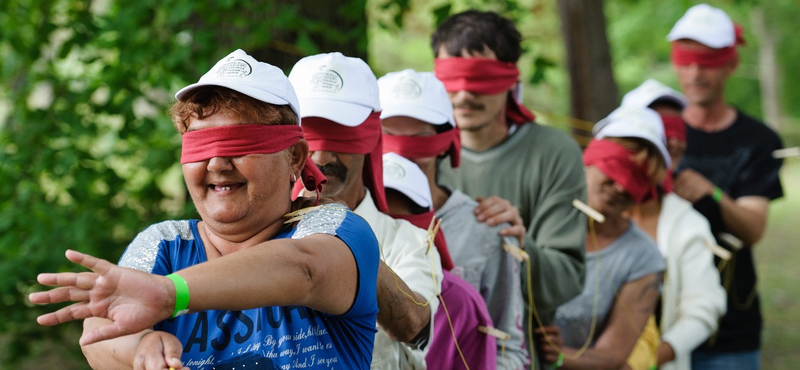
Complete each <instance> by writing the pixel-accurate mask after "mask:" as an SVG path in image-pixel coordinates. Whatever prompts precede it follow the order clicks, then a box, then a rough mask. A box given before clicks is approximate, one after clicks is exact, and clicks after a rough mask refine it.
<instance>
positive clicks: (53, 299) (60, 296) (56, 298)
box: [28, 287, 89, 304]
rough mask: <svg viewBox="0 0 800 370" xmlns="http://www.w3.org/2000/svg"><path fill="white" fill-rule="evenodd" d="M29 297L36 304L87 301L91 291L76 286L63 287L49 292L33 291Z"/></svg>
mask: <svg viewBox="0 0 800 370" xmlns="http://www.w3.org/2000/svg"><path fill="white" fill-rule="evenodd" d="M28 299H30V301H31V303H35V304H50V303H61V302H85V301H88V300H89V291H88V290H86V289H79V288H74V287H62V288H56V289H53V290H50V291H47V292H36V293H31V294H30V295H28Z"/></svg>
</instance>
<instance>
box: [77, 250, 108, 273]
mask: <svg viewBox="0 0 800 370" xmlns="http://www.w3.org/2000/svg"><path fill="white" fill-rule="evenodd" d="M66 256H67V259H68V260H70V261H72V262H75V263H77V264H79V265H81V266H83V267H86V268H88V269H90V270H92V271H94V272H96V273H98V274H100V275H103V274H105V273H106V272H108V270H110V269H111V268H112V267H113V266H115V265H114V264H112V263H111V262H108V261H106V260H104V259H100V258H97V257H93V256H90V255H88V254H85V253H81V252H78V251H74V250H71V249H68V250H67V252H66Z"/></svg>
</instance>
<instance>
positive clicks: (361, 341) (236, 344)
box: [30, 50, 380, 370]
mask: <svg viewBox="0 0 800 370" xmlns="http://www.w3.org/2000/svg"><path fill="white" fill-rule="evenodd" d="M175 97H176V99H178V101H177V102H176V103H175V105H173V107H172V111H171V113H172V118H173V122H174V124H175V127H176V128H177V130H178V131H179V132H180V134H181V138H182V142H183V144H182V151H181V164H182V168H183V175H184V178H185V180H186V186H187V188H188V191H189V193H190V194H191V196H192V201H193V202H194V205H195V207H196V208H197V212H198V213H199V214H200V217H201V220H172V221H164V222H161V223H157V224H154V225H152V226H150V227H149V228H147V229H146V230H145V231H143V232H141V233H140V234H139V235H138V236H137V237H136V239H134V240H133V241H132V242H131V244H130V245H129V246H128V248H127V249H126V251H125V253H124V254H123V255H122V258H121V259H120V262H119V266H115V265H113V264H111V263H109V262H107V261H103V260H99V259H96V258H94V257H91V256H88V255H85V254H81V253H78V252H75V251H68V252H67V257H68V258H69V259H70V260H71V261H73V262H76V263H80V264H81V265H83V266H84V267H87V268H90V269H92V270H93V273H79V274H76V273H62V274H42V275H40V276H39V281H40V282H41V283H43V284H45V285H55V286H62V287H61V288H57V289H54V290H51V291H49V292H43V293H34V294H32V295H31V297H30V299H31V301H32V302H34V303H58V302H62V301H67V300H77V301H80V303H76V304H74V305H72V306H69V307H66V308H63V309H61V310H59V311H57V312H55V313H51V314H47V315H43V316H42V317H40V318H39V322H40V323H41V324H43V325H55V324H58V323H62V322H65V321H69V320H76V319H84V318H85V319H86V320H85V321H84V333H83V336H82V337H81V345H82V349H83V353H84V354H85V356H86V358H87V360H88V361H89V363H90V365H91V366H92V367H93V368H96V369H131V368H136V369H166V368H175V369H181V370H184V369H185V370H188V369H189V368H191V369H198V368H207V369H211V368H214V369H251V368H252V369H278V368H289V367H292V366H294V367H298V364H301V365H302V366H299V367H302V368H308V369H321V368H329V367H330V366H329V365H330V364H331V363H335V364H337V366H340V367H341V368H345V369H368V368H369V364H370V358H371V355H372V343H373V340H374V336H375V320H376V315H377V311H378V306H377V302H376V297H375V289H376V277H377V274H378V265H379V256H380V250H379V246H378V242H377V240H376V239H375V236H374V234H373V233H372V231H371V230H370V227H369V225H368V224H367V223H366V222H365V221H364V220H363V219H362V218H361V217H358V216H357V215H355V214H353V213H352V212H350V211H349V210H347V209H346V208H345V207H344V206H342V205H338V204H337V205H333V204H331V205H324V206H322V207H321V208H318V209H313V210H311V211H310V212H308V213H307V214H305V215H304V216H302V217H301V218H300V221H299V222H298V223H297V225H296V227H295V226H294V221H295V220H294V219H295V218H297V217H294V215H292V214H289V212H290V211H291V209H292V200H291V189H292V186H293V185H294V183H297V182H298V180H299V179H301V178H302V179H303V181H302V183H303V184H304V185H305V186H306V187H308V188H311V189H319V187H318V185H319V184H320V182H321V181H322V180H323V178H322V176H321V175H320V174H319V173H318V172H316V170H315V167H314V165H313V163H308V156H307V154H308V146H307V144H306V141H305V140H303V132H302V130H301V129H300V126H299V123H300V119H299V118H300V117H299V107H298V103H297V98H296V96H295V93H294V90H293V89H292V86H291V84H290V83H289V80H288V79H287V78H286V76H285V75H284V74H283V71H281V70H280V69H279V68H277V67H274V66H271V65H269V64H266V63H262V62H259V61H257V60H255V59H254V58H253V57H251V56H250V55H247V54H246V53H245V52H244V51H242V50H236V51H234V52H233V53H231V54H229V55H228V56H226V57H225V58H223V59H221V60H220V61H219V62H217V64H216V65H214V67H213V68H212V69H211V70H210V71H209V72H208V73H206V74H205V75H203V76H202V77H201V78H200V81H198V82H197V83H195V84H192V85H189V86H187V87H185V88H183V89H181V90H180V91H178V93H177V94H176V96H175ZM312 176H313V177H314V178H313V179H312V178H311V177H312ZM93 316H94V317H93ZM301 348H302V351H300V349H301ZM320 360H323V361H322V362H320Z"/></svg>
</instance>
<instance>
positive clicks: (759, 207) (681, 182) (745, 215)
mask: <svg viewBox="0 0 800 370" xmlns="http://www.w3.org/2000/svg"><path fill="white" fill-rule="evenodd" d="M713 192H714V184H713V183H711V181H709V180H708V179H706V178H705V177H704V176H703V175H701V174H699V173H698V172H696V171H694V170H691V169H686V170H683V171H681V173H680V174H678V177H677V178H676V179H675V193H676V194H678V195H679V196H680V197H681V198H684V199H686V200H688V201H690V202H692V203H695V202H697V201H698V200H700V199H702V198H704V197H706V196H709V195H711V194H712V193H713ZM719 207H720V212H721V213H722V221H723V222H724V223H725V228H726V229H727V230H729V231H730V233H731V234H733V236H735V237H737V238H739V239H741V240H742V241H743V242H744V244H745V245H747V246H753V245H754V244H755V243H757V242H758V241H759V240H761V237H762V236H763V235H764V230H765V229H766V226H767V211H768V210H769V199H767V198H766V197H761V196H744V197H740V198H737V199H733V198H731V197H729V196H728V195H727V194H723V196H722V200H721V201H720V202H719Z"/></svg>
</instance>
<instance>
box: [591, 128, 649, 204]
mask: <svg viewBox="0 0 800 370" xmlns="http://www.w3.org/2000/svg"><path fill="white" fill-rule="evenodd" d="M632 155H633V153H632V152H630V151H629V150H628V149H626V148H625V147H623V146H622V145H619V144H617V143H615V142H612V141H609V140H592V141H591V142H589V145H588V146H587V147H586V149H585V150H584V152H583V164H584V165H586V166H596V167H597V168H598V169H600V171H602V172H603V173H604V174H605V175H606V176H608V177H609V178H611V179H612V180H614V182H616V183H618V184H620V185H621V186H622V187H623V188H624V189H625V191H627V192H628V194H630V195H631V198H633V200H634V201H635V202H636V203H642V202H644V201H645V200H648V199H651V198H653V197H655V196H656V194H657V193H656V188H655V186H653V184H652V182H651V181H650V180H651V179H650V177H649V176H647V169H646V168H645V167H644V166H643V165H640V164H637V163H636V162H634V161H633V160H631V156H632Z"/></svg>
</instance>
